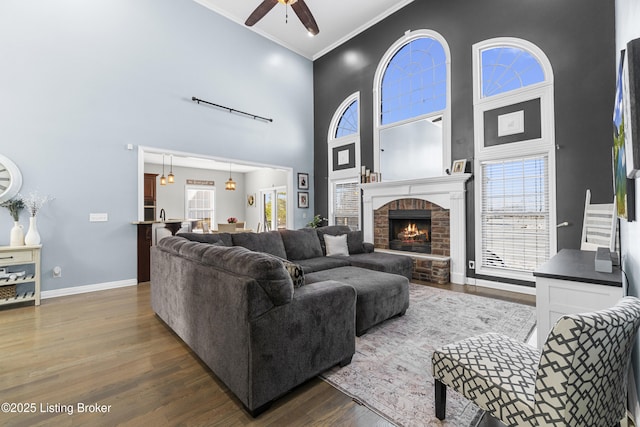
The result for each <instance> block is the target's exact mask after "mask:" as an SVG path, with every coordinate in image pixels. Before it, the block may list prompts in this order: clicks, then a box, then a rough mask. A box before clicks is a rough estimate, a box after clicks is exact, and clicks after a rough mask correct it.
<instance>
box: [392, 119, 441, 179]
mask: <svg viewBox="0 0 640 427" xmlns="http://www.w3.org/2000/svg"><path fill="white" fill-rule="evenodd" d="M442 144H443V142H442V121H441V120H440V121H435V123H434V122H433V121H431V120H428V119H424V120H418V121H415V122H410V123H406V124H403V125H400V126H394V127H390V128H387V129H383V130H381V131H380V171H381V173H382V179H384V180H385V181H396V180H401V179H416V178H428V177H432V176H441V175H442V174H443V172H444V169H445V168H444V166H443V164H442V156H443V154H442Z"/></svg>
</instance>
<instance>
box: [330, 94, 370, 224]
mask: <svg viewBox="0 0 640 427" xmlns="http://www.w3.org/2000/svg"><path fill="white" fill-rule="evenodd" d="M353 102H357V103H358V111H357V113H358V131H357V132H356V133H354V134H351V135H347V136H343V137H340V138H336V137H335V134H336V131H337V129H338V123H340V119H341V118H342V116H343V115H344V113H345V112H346V110H347V108H349V106H350V105H351V104H352V103H353ZM360 106H361V104H360V92H359V91H358V92H354V93H352V94H351V95H349V96H348V97H346V98H345V99H344V101H342V103H341V104H340V105H339V106H338V108H337V109H336V111H335V113H333V117H332V118H331V122H330V123H329V129H328V131H327V177H328V185H327V200H328V206H327V216H328V218H327V219H328V221H329V225H335V224H334V220H333V218H334V216H335V215H334V200H333V196H334V187H335V185H336V184H343V183H349V182H355V183H356V184H358V183H359V182H360V167H361V164H362V160H361V153H360V151H361V149H360V125H361V120H362V119H361V114H360ZM348 144H354V145H355V149H354V151H355V159H354V167H353V168H349V169H341V170H337V171H334V170H333V149H334V148H336V147H341V146H343V145H348ZM361 210H362V208H359V209H358V224H359V228H362V224H360V222H361V221H360V218H361V216H362V214H361Z"/></svg>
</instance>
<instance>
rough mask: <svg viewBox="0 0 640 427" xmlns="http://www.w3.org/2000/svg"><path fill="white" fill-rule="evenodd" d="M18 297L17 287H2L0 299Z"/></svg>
mask: <svg viewBox="0 0 640 427" xmlns="http://www.w3.org/2000/svg"><path fill="white" fill-rule="evenodd" d="M15 297H16V285H9V286H0V299H8V298H15Z"/></svg>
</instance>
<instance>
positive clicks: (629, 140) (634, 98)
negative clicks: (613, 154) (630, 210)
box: [622, 38, 640, 178]
mask: <svg viewBox="0 0 640 427" xmlns="http://www.w3.org/2000/svg"><path fill="white" fill-rule="evenodd" d="M622 75H623V77H622V103H623V110H624V113H623V117H624V153H625V156H626V159H625V160H626V162H625V163H626V168H627V178H637V177H640V146H639V144H640V140H639V139H640V120H638V118H640V38H638V39H635V40H631V41H630V42H629V43H627V50H626V58H625V59H624V62H623V66H622Z"/></svg>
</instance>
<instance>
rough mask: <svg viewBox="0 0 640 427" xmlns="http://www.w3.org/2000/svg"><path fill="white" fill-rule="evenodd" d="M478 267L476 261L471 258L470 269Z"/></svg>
mask: <svg viewBox="0 0 640 427" xmlns="http://www.w3.org/2000/svg"><path fill="white" fill-rule="evenodd" d="M475 269H476V262H475V261H474V260H472V259H470V260H469V270H475Z"/></svg>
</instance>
